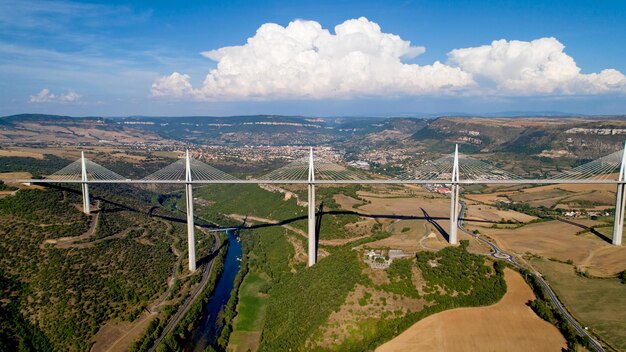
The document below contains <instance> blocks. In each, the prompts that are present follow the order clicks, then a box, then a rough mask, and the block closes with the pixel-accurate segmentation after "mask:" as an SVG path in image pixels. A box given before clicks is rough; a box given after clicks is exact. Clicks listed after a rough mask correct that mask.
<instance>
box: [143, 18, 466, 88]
mask: <svg viewBox="0 0 626 352" xmlns="http://www.w3.org/2000/svg"><path fill="white" fill-rule="evenodd" d="M424 51H425V49H424V48H423V47H419V46H411V43H410V42H409V41H406V40H402V38H400V37H399V36H397V35H394V34H389V33H383V32H382V31H381V28H380V26H378V24H376V23H374V22H371V21H369V20H367V19H366V18H364V17H361V18H359V19H352V20H348V21H345V22H344V23H342V24H340V25H338V26H336V27H335V33H334V34H332V33H330V32H329V31H328V30H327V29H324V28H322V26H321V25H320V24H319V23H317V22H315V21H302V20H296V21H293V22H291V23H289V25H288V26H287V27H283V26H280V25H277V24H273V23H268V24H264V25H262V26H261V27H260V28H259V29H258V30H257V32H256V34H255V35H254V37H252V38H249V39H248V41H247V43H246V44H244V45H240V46H229V47H224V48H220V49H216V50H211V51H206V52H203V53H202V55H203V56H205V57H207V58H209V59H211V60H214V61H216V62H217V67H216V68H215V69H213V70H211V71H210V72H209V73H208V75H207V76H206V78H205V80H204V83H203V84H202V86H201V87H199V88H195V89H194V88H192V86H191V84H190V83H189V76H187V75H183V74H180V73H178V72H174V73H173V74H171V75H170V76H166V77H163V78H161V79H159V80H158V81H156V82H155V83H154V84H153V85H152V94H153V95H154V96H165V95H168V96H174V97H180V96H183V95H190V96H193V97H195V98H199V99H217V98H234V99H236V98H272V97H279V98H331V97H338V98H342V97H351V96H355V95H389V94H420V93H424V92H438V91H442V90H453V89H458V88H462V87H467V86H470V85H472V84H473V81H472V79H471V76H470V75H469V74H467V73H465V72H462V71H461V70H460V69H459V68H454V67H450V66H447V65H444V64H442V63H440V62H435V63H434V64H432V65H425V66H419V65H415V64H406V63H404V62H403V61H402V60H405V59H410V58H414V57H415V56H417V55H419V54H422V53H423V52H424Z"/></svg>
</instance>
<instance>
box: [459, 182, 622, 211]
mask: <svg viewBox="0 0 626 352" xmlns="http://www.w3.org/2000/svg"><path fill="white" fill-rule="evenodd" d="M463 196H464V197H465V198H467V199H471V200H474V201H477V202H482V203H486V204H495V203H496V202H497V201H503V200H507V199H509V200H511V201H514V202H523V203H528V204H529V205H531V206H533V207H539V206H544V207H547V208H550V207H559V208H564V209H570V208H587V209H590V208H594V209H596V208H597V210H600V209H605V208H606V206H610V205H613V203H614V201H615V186H614V185H585V184H556V185H546V186H539V187H531V188H524V189H521V190H512V191H498V192H493V193H482V194H464V195H463Z"/></svg>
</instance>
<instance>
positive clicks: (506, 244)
mask: <svg viewBox="0 0 626 352" xmlns="http://www.w3.org/2000/svg"><path fill="white" fill-rule="evenodd" d="M577 221H578V220H577ZM580 222H581V223H583V224H584V225H587V226H590V225H593V224H594V222H593V221H592V220H587V221H582V220H581V221H580ZM596 223H597V222H596ZM468 228H469V229H471V230H478V231H480V233H481V234H484V235H487V236H489V237H490V238H492V239H493V240H494V241H496V242H497V243H498V244H499V245H500V246H502V247H503V248H504V249H506V250H511V251H514V252H516V253H518V254H526V253H532V254H537V255H540V256H543V257H548V258H555V259H558V260H560V261H564V262H565V261H568V260H572V261H573V263H574V264H575V265H580V266H582V267H583V268H585V269H586V270H588V271H589V273H590V274H592V275H595V276H612V275H615V274H617V273H618V272H620V271H622V270H624V269H625V268H624V263H626V248H624V247H614V246H612V245H611V244H610V243H607V242H605V241H604V240H602V239H600V238H598V237H597V236H583V235H579V236H577V235H576V234H577V233H579V232H580V231H581V228H580V227H578V226H574V225H571V224H568V223H564V222H561V221H557V220H553V221H546V222H539V223H533V224H528V225H525V226H522V227H519V228H516V229H494V228H486V227H478V226H475V225H474V224H468ZM597 251H603V252H605V254H606V253H609V254H610V255H596V253H597Z"/></svg>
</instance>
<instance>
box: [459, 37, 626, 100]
mask: <svg viewBox="0 0 626 352" xmlns="http://www.w3.org/2000/svg"><path fill="white" fill-rule="evenodd" d="M564 49H565V46H564V45H563V44H562V43H561V42H559V41H558V40H557V39H555V38H541V39H537V40H533V41H530V42H526V41H518V40H511V41H506V40H496V41H493V42H492V43H491V44H490V45H483V46H479V47H474V48H464V49H455V50H452V51H451V52H450V53H448V64H450V65H452V66H457V67H460V68H461V69H462V70H463V71H465V72H468V73H471V74H472V76H473V77H474V78H475V79H476V80H479V81H481V82H483V81H484V82H485V84H484V86H486V87H491V88H494V89H495V90H496V91H497V92H499V93H500V94H511V95H533V94H552V93H557V94H598V93H608V92H613V91H618V92H619V91H621V92H626V76H624V75H623V74H622V73H620V72H619V71H617V70H613V69H606V70H602V71H600V73H591V74H583V73H581V72H580V71H581V69H580V68H579V67H578V66H577V65H576V62H575V61H574V59H573V58H572V57H571V56H569V55H567V54H566V53H565V52H564V51H563V50H564Z"/></svg>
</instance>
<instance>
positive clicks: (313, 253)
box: [309, 148, 317, 266]
mask: <svg viewBox="0 0 626 352" xmlns="http://www.w3.org/2000/svg"><path fill="white" fill-rule="evenodd" d="M316 262H317V241H316V238H315V166H314V164H313V148H311V150H310V153H309V266H313V265H315V263H316Z"/></svg>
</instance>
